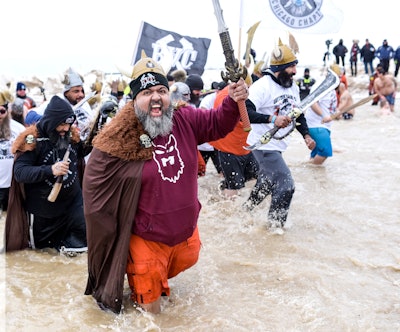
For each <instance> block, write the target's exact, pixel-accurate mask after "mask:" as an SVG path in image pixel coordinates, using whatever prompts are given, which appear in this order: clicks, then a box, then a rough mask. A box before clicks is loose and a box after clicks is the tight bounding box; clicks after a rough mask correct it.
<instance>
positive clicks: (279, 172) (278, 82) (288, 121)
mask: <svg viewBox="0 0 400 332" xmlns="http://www.w3.org/2000/svg"><path fill="white" fill-rule="evenodd" d="M297 62H298V61H297V58H296V56H295V54H294V53H293V51H292V50H291V49H290V48H289V47H288V46H287V45H284V44H282V42H281V40H280V39H279V44H278V45H277V46H276V47H275V49H274V50H273V52H272V54H271V61H270V67H269V68H268V69H267V70H266V71H265V72H264V76H263V77H261V78H260V79H258V80H257V81H255V82H254V83H253V84H252V85H251V86H250V88H249V98H248V99H247V101H246V108H247V112H248V113H249V119H250V122H251V128H252V129H251V131H250V133H249V136H248V138H247V143H248V144H249V145H252V144H254V143H256V142H258V141H259V140H260V137H261V136H262V135H263V134H264V133H265V132H267V131H268V130H270V129H272V128H274V127H275V126H276V127H279V128H281V129H279V130H278V132H277V136H276V137H279V138H281V137H285V136H286V135H288V134H289V133H290V132H291V131H292V130H294V128H296V129H297V130H298V131H299V132H300V134H301V135H302V136H303V138H304V142H305V143H306V145H307V147H308V148H309V149H310V150H311V149H313V148H314V146H315V142H314V140H313V139H312V138H311V136H310V135H309V132H308V127H307V123H306V120H305V118H304V115H303V114H301V115H300V116H299V117H298V118H297V119H295V120H292V118H291V117H290V116H288V114H289V113H290V112H291V111H292V110H293V108H295V107H297V106H298V105H299V104H300V95H299V88H298V86H297V84H296V83H295V82H294V79H293V78H294V76H295V75H296V65H297ZM296 123H298V124H299V125H296ZM288 142H289V138H286V139H275V138H273V139H271V141H270V142H269V143H267V144H263V145H261V146H260V147H258V148H257V149H256V150H254V151H253V154H254V157H255V158H256V159H257V162H258V164H259V173H258V178H257V182H256V184H255V186H254V188H253V189H252V191H251V193H250V196H249V198H248V200H247V201H246V202H245V203H244V208H245V209H246V210H248V211H251V210H253V209H254V208H255V206H257V205H259V204H260V203H261V202H262V201H263V200H264V199H265V198H266V197H267V196H268V195H271V205H270V208H269V211H268V216H267V219H268V223H269V226H270V227H273V228H278V229H281V228H282V227H283V226H284V225H285V223H286V219H287V216H288V213H289V207H290V203H291V201H292V197H293V194H294V190H295V186H294V180H293V178H292V175H291V172H290V170H289V168H288V166H287V165H286V163H285V161H284V159H283V157H282V153H283V152H284V151H286V148H287V146H288Z"/></svg>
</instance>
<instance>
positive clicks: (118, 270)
mask: <svg viewBox="0 0 400 332" xmlns="http://www.w3.org/2000/svg"><path fill="white" fill-rule="evenodd" d="M130 88H131V91H132V101H131V102H129V103H127V104H126V106H125V107H124V108H123V109H121V110H120V111H119V112H118V114H117V115H116V116H115V117H114V118H113V120H112V121H111V122H110V123H108V124H107V125H106V126H105V127H104V128H103V129H102V131H101V132H100V133H99V134H98V136H96V138H95V139H94V141H93V151H92V153H91V157H90V159H89V161H88V164H87V166H86V169H85V174H84V181H83V196H84V208H85V217H86V223H87V237H88V270H89V277H88V283H87V288H86V291H85V294H87V295H92V296H93V297H94V298H95V299H96V300H97V303H98V305H99V306H100V308H102V309H108V310H111V311H113V312H115V313H119V312H120V311H121V309H122V299H123V286H124V276H125V273H126V274H127V277H128V283H129V286H130V288H131V290H132V295H131V298H132V300H133V302H134V303H135V304H137V305H139V306H140V307H142V308H143V309H145V310H147V311H149V312H152V313H159V312H160V304H161V303H160V302H161V301H160V299H161V295H162V294H166V295H169V294H170V289H169V286H168V279H170V278H172V277H174V276H176V275H177V274H178V273H180V272H182V271H184V270H185V269H188V268H189V267H191V266H193V265H194V264H195V263H196V262H197V260H198V256H199V251H200V238H199V234H198V229H197V220H198V216H199V212H200V208H201V205H200V202H199V200H198V192H197V191H198V184H197V145H199V144H201V143H204V142H209V141H213V140H216V139H219V138H222V137H224V136H225V135H227V134H228V133H229V132H230V131H231V130H232V129H233V128H234V127H235V125H236V123H237V122H238V120H239V110H238V106H237V101H240V100H246V99H247V96H248V89H247V86H246V84H245V82H244V81H243V80H242V79H241V80H240V81H239V82H237V83H231V84H230V88H229V96H228V97H226V98H225V99H224V101H223V102H222V105H221V106H219V107H218V108H217V109H215V110H204V109H193V108H192V107H190V106H188V105H183V106H180V107H179V108H177V109H174V108H173V107H172V106H171V102H170V96H169V85H168V80H167V77H166V75H165V73H164V71H163V69H162V67H161V66H160V65H159V64H158V63H156V62H155V61H154V60H153V59H151V58H148V57H146V55H145V54H142V59H140V60H139V61H138V62H137V63H136V64H135V66H134V68H133V73H132V81H131V82H130Z"/></svg>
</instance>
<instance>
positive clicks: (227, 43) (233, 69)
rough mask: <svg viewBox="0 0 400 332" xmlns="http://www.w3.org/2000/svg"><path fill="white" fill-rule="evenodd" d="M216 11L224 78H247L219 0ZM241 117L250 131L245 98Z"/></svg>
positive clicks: (214, 0) (240, 110)
mask: <svg viewBox="0 0 400 332" xmlns="http://www.w3.org/2000/svg"><path fill="white" fill-rule="evenodd" d="M213 5H214V13H215V16H216V17H217V21H218V33H219V38H220V39H221V44H222V49H223V51H224V55H225V60H226V62H225V69H226V70H227V71H226V73H224V72H223V71H222V72H221V76H222V79H223V80H224V81H225V82H226V83H228V81H229V80H230V81H232V82H238V81H239V80H240V78H241V77H242V78H243V79H246V76H247V70H246V67H240V68H239V61H238V60H237V59H236V58H235V55H234V50H233V47H232V42H231V37H230V35H229V32H228V28H227V26H226V25H225V21H224V18H223V16H222V9H221V6H220V4H219V0H213ZM238 107H239V112H240V117H241V119H242V122H243V130H244V131H250V130H251V125H250V120H249V115H248V114H247V109H246V103H245V101H244V100H241V101H239V102H238Z"/></svg>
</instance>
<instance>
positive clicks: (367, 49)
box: [360, 39, 375, 75]
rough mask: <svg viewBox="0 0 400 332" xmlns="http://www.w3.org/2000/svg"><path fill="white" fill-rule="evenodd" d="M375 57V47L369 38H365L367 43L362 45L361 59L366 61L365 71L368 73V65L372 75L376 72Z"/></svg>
mask: <svg viewBox="0 0 400 332" xmlns="http://www.w3.org/2000/svg"><path fill="white" fill-rule="evenodd" d="M374 58H375V47H374V45H372V44H371V43H370V42H369V40H368V39H365V44H364V46H363V47H361V51H360V59H361V60H362V61H363V62H364V69H365V73H366V74H368V67H369V69H370V71H371V72H370V75H373V74H374V66H373V65H372V61H373V60H374Z"/></svg>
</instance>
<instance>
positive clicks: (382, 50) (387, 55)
mask: <svg viewBox="0 0 400 332" xmlns="http://www.w3.org/2000/svg"><path fill="white" fill-rule="evenodd" d="M375 55H376V57H377V58H378V59H379V61H380V63H381V64H382V67H383V70H384V71H385V73H387V72H388V71H389V67H390V59H393V56H394V50H393V47H392V46H390V45H389V44H388V41H387V39H384V40H383V43H382V45H381V46H379V47H378V49H377V50H376V54H375Z"/></svg>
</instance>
